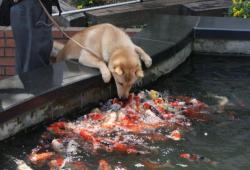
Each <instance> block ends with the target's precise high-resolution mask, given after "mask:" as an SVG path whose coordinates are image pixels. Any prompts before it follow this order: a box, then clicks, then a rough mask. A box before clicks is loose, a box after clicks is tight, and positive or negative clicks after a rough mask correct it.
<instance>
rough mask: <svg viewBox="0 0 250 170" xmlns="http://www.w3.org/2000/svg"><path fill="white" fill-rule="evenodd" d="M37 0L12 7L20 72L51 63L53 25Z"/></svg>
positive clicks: (17, 66)
mask: <svg viewBox="0 0 250 170" xmlns="http://www.w3.org/2000/svg"><path fill="white" fill-rule="evenodd" d="M48 23H49V21H48V18H47V16H46V14H45V13H44V12H43V10H42V8H41V6H40V4H39V2H38V1H37V0H23V1H21V2H20V3H18V4H16V5H14V6H13V7H12V8H11V26H12V29H13V33H14V39H15V42H16V71H17V73H18V74H20V73H23V72H28V71H31V70H34V69H36V68H38V67H41V66H45V65H48V64H49V56H50V53H51V50H52V46H53V42H52V34H51V25H50V24H48Z"/></svg>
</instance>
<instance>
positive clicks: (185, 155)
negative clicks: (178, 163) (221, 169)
mask: <svg viewBox="0 0 250 170" xmlns="http://www.w3.org/2000/svg"><path fill="white" fill-rule="evenodd" d="M180 157H181V158H184V159H187V160H189V161H203V162H206V163H209V164H211V165H216V164H217V162H216V161H212V160H211V159H209V158H206V157H204V156H201V155H198V154H189V153H181V154H180Z"/></svg>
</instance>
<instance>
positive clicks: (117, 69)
mask: <svg viewBox="0 0 250 170" xmlns="http://www.w3.org/2000/svg"><path fill="white" fill-rule="evenodd" d="M114 72H115V73H116V74H117V75H119V76H121V75H123V71H122V69H121V67H120V66H116V67H115V68H114Z"/></svg>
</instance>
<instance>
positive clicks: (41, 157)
mask: <svg viewBox="0 0 250 170" xmlns="http://www.w3.org/2000/svg"><path fill="white" fill-rule="evenodd" d="M54 155H55V153H54V152H44V153H31V155H30V156H29V157H28V158H29V160H30V162H31V163H33V164H39V163H41V162H43V161H46V160H48V159H50V158H51V157H52V156H54Z"/></svg>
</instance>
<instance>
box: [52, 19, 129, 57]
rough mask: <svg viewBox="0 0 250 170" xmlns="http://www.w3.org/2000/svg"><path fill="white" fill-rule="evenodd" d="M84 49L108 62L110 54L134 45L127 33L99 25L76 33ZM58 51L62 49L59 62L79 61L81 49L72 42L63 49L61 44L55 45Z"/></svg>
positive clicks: (75, 38)
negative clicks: (122, 47)
mask: <svg viewBox="0 0 250 170" xmlns="http://www.w3.org/2000/svg"><path fill="white" fill-rule="evenodd" d="M72 38H73V39H74V40H76V41H78V42H79V43H80V44H81V45H83V46H84V47H86V48H88V49H90V50H92V51H94V52H96V53H97V54H98V56H100V57H101V59H102V60H104V61H106V62H107V61H108V58H109V56H110V53H112V52H113V50H115V49H116V48H120V47H121V46H124V47H127V46H132V45H133V43H132V41H131V40H130V38H129V37H128V36H127V35H126V33H125V32H123V31H122V30H120V29H119V28H117V27H115V26H113V25H111V24H99V25H96V26H92V27H89V28H86V29H83V30H82V31H80V32H78V33H76V34H75V35H74V36H73V37H72ZM54 46H55V48H56V49H62V50H60V51H59V53H58V55H57V61H60V60H63V59H78V58H79V56H80V52H81V50H82V49H81V47H80V46H78V45H77V44H76V43H75V42H73V41H72V40H69V41H68V42H67V44H66V45H65V46H64V47H63V48H62V45H61V44H60V43H54Z"/></svg>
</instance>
